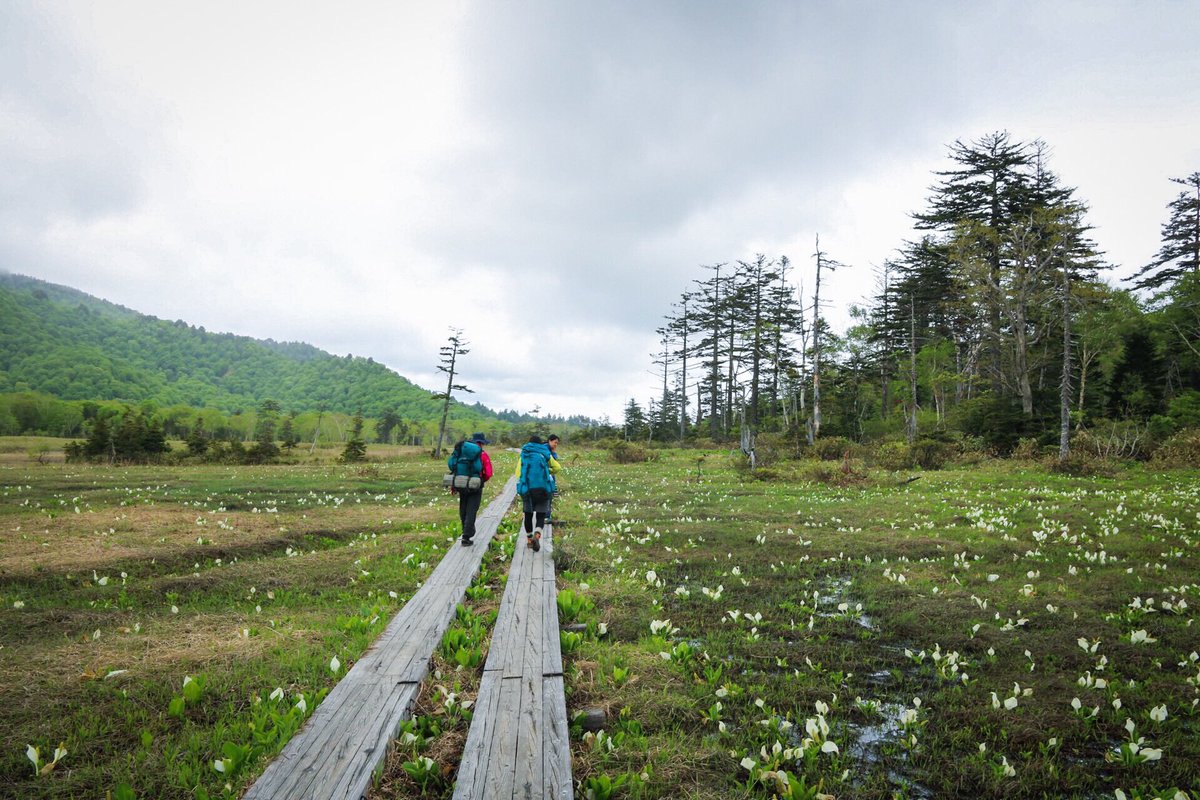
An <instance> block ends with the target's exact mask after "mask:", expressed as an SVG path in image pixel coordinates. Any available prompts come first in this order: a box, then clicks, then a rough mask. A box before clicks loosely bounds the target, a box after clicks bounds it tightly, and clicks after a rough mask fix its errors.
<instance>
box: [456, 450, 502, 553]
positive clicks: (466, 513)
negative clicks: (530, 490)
mask: <svg viewBox="0 0 1200 800" xmlns="http://www.w3.org/2000/svg"><path fill="white" fill-rule="evenodd" d="M485 444H491V442H490V441H488V438H487V437H486V436H485V435H483V434H482V433H476V434H473V435H472V436H471V438H470V439H464V440H463V441H461V442H459V443H458V444H456V445H454V451H453V452H452V453H451V454H450V458H448V459H447V460H446V466H447V467H448V468H449V469H450V471H451V472H452V473H454V475H455V481H454V485H453V486H451V488H450V492H451V493H453V494H457V495H458V518H459V519H460V520H461V521H462V543H463V546H464V547H470V546H471V545H472V544H474V542H473V541H471V540H472V539H474V538H475V517H476V516H477V515H478V514H479V505H480V503H482V502H483V486H484V484H485V483H487V482H488V480H489V479H491V477H492V459H491V457H490V456H488V454H487V451H486V450H484V449H483V445H485ZM458 476H463V477H465V478H466V480H460V479H459V477H458ZM459 483H462V484H464V485H463V486H461V487H460V486H458V484H459Z"/></svg>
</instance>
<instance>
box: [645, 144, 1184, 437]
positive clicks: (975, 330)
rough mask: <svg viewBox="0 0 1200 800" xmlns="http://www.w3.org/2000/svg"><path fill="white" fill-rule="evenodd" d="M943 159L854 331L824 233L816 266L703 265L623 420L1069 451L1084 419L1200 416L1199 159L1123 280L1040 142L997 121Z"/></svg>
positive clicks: (1085, 427) (648, 426) (750, 433)
mask: <svg viewBox="0 0 1200 800" xmlns="http://www.w3.org/2000/svg"><path fill="white" fill-rule="evenodd" d="M949 160H950V166H949V167H948V168H947V169H946V170H943V171H939V172H937V173H936V174H935V182H934V184H933V186H932V187H931V194H930V196H929V199H928V201H927V203H926V207H925V208H924V209H922V210H920V211H918V212H916V213H914V214H913V219H914V227H915V232H916V234H917V237H916V238H915V239H914V240H913V241H909V242H905V243H904V244H903V245H902V246H901V247H900V248H899V249H898V255H897V256H896V257H895V258H893V259H890V260H888V261H886V262H885V263H883V264H882V265H880V266H879V267H878V268H877V269H876V271H875V274H876V278H877V281H876V291H875V293H874V296H873V297H872V298H871V299H870V300H869V302H867V303H866V304H865V305H864V306H863V307H860V308H855V309H852V317H853V320H854V324H853V325H852V327H851V328H850V329H849V330H848V331H846V332H845V333H844V334H841V335H839V334H836V333H834V332H833V331H832V330H831V329H830V328H829V326H828V324H827V322H826V316H827V309H826V308H825V303H826V300H825V299H824V298H823V297H822V291H823V289H824V291H825V297H828V285H829V282H830V281H834V280H837V279H838V278H839V275H838V272H837V271H838V269H839V268H840V267H841V265H840V264H838V262H837V261H836V260H834V259H833V258H832V257H831V256H830V255H829V254H827V253H825V252H824V251H823V250H822V249H821V246H820V241H819V239H817V240H816V244H815V246H814V250H813V252H812V254H811V256H810V258H809V259H808V262H807V263H808V266H809V269H807V270H803V271H802V270H800V269H797V268H796V266H795V265H794V264H793V263H792V262H791V261H790V260H789V259H788V258H787V257H786V256H782V255H780V256H776V257H767V256H764V255H757V256H755V257H753V258H751V259H747V260H745V261H737V262H735V263H732V264H730V263H720V264H714V265H711V266H708V267H705V268H704V271H705V274H704V275H703V276H701V277H700V278H698V279H696V280H695V281H694V282H693V285H692V286H691V287H689V288H688V289H687V290H686V291H684V292H683V293H682V295H681V296H680V300H679V302H678V303H677V304H676V305H675V306H674V308H673V309H672V311H671V312H670V313H669V314H667V315H666V317H665V323H664V325H663V326H662V327H661V328H660V329H659V330H658V333H659V336H660V349H659V350H658V352H657V354H656V355H655V357H654V364H655V365H656V367H657V369H658V370H659V374H660V375H661V378H662V381H661V390H660V392H659V393H658V394H657V396H655V397H652V398H650V399H649V400H647V401H646V402H645V404H644V405H643V404H639V403H638V402H637V401H636V400H634V399H631V400H630V401H629V403H628V405H627V406H626V409H625V414H624V424H623V427H622V433H623V435H624V437H625V438H628V439H638V438H640V439H643V440H646V441H654V440H659V441H669V440H680V439H688V438H697V437H704V438H707V439H712V440H716V441H722V440H730V439H734V438H740V439H742V440H743V441H744V440H746V439H747V438H750V439H753V437H754V436H757V435H758V434H761V433H774V434H782V435H785V436H787V437H789V438H791V439H793V440H794V441H795V442H796V443H797V445H798V446H805V445H808V446H812V445H814V444H815V442H816V440H817V439H819V438H820V437H839V438H843V439H845V440H847V441H857V442H864V441H880V440H889V439H891V440H897V441H902V442H907V443H909V444H912V443H914V442H915V441H917V440H918V439H923V438H929V437H933V438H942V439H945V438H954V437H957V438H960V439H961V438H963V437H968V438H971V439H973V440H975V441H976V442H979V443H982V444H983V445H984V446H986V447H988V448H991V449H993V450H996V451H999V452H1007V451H1009V450H1011V449H1012V448H1013V447H1015V446H1016V444H1017V443H1018V442H1019V441H1020V440H1022V439H1033V440H1036V441H1038V442H1039V443H1041V444H1042V445H1044V446H1046V447H1050V446H1056V447H1058V448H1059V449H1060V453H1061V455H1063V456H1064V457H1065V455H1066V454H1067V452H1068V451H1069V448H1070V441H1071V437H1072V436H1073V435H1076V434H1078V433H1080V432H1086V431H1089V430H1096V429H1101V428H1103V429H1107V430H1111V429H1113V427H1114V426H1125V428H1126V429H1136V430H1137V431H1139V432H1140V435H1142V436H1144V437H1145V438H1147V439H1155V438H1157V439H1160V440H1161V439H1163V438H1165V437H1167V436H1169V435H1171V434H1172V433H1173V432H1175V431H1178V430H1180V429H1182V428H1187V427H1195V426H1200V345H1198V344H1197V343H1198V342H1200V173H1192V174H1191V175H1190V176H1188V177H1187V178H1178V179H1174V180H1175V181H1176V182H1177V183H1179V184H1180V185H1181V186H1183V187H1184V191H1182V192H1181V193H1180V194H1179V196H1178V197H1177V198H1176V200H1174V201H1173V202H1172V203H1171V204H1170V205H1169V207H1168V214H1167V217H1168V219H1167V221H1166V222H1165V223H1164V224H1163V226H1162V230H1161V242H1162V247H1161V249H1160V251H1159V253H1158V255H1157V256H1156V258H1155V259H1154V261H1152V262H1151V263H1150V264H1147V265H1144V266H1143V267H1142V268H1141V269H1140V271H1138V272H1137V273H1136V274H1135V275H1134V277H1133V278H1132V279H1131V281H1130V285H1129V286H1128V287H1127V288H1116V287H1113V286H1111V285H1110V284H1109V283H1107V282H1106V281H1104V280H1103V279H1102V278H1101V276H1102V274H1104V273H1105V272H1106V271H1107V270H1108V269H1109V268H1110V266H1111V265H1109V264H1108V263H1106V261H1105V259H1104V255H1103V253H1101V252H1099V251H1098V249H1097V247H1096V245H1095V243H1094V242H1093V241H1092V239H1091V237H1090V226H1089V224H1088V222H1087V211H1088V209H1087V205H1086V203H1084V201H1083V200H1081V199H1080V198H1078V197H1077V196H1076V193H1075V190H1074V189H1073V188H1071V187H1067V186H1065V185H1063V184H1062V182H1061V180H1060V179H1059V178H1058V176H1057V175H1056V174H1055V173H1054V172H1053V171H1052V170H1051V169H1050V166H1049V161H1050V151H1049V148H1048V147H1047V146H1046V144H1045V143H1043V142H1041V141H1033V142H1020V141H1014V140H1013V139H1012V138H1011V137H1010V136H1009V135H1008V134H1007V133H994V134H990V135H987V136H984V137H982V138H981V139H979V140H978V141H973V142H962V141H959V142H955V143H954V144H953V145H951V146H950V148H949ZM801 272H803V273H804V274H805V276H806V279H807V285H804V283H803V282H802V281H801V280H800V279H799V277H798V276H799V275H800V274H801ZM1137 291H1142V292H1146V293H1147V294H1146V295H1145V296H1139V295H1138V294H1135V292H1137Z"/></svg>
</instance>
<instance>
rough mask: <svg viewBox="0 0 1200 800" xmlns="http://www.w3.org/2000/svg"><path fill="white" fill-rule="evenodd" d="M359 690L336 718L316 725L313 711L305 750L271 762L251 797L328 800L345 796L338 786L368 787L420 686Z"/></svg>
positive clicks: (305, 731)
mask: <svg viewBox="0 0 1200 800" xmlns="http://www.w3.org/2000/svg"><path fill="white" fill-rule="evenodd" d="M358 688H359V690H360V691H358V692H357V693H355V694H354V696H353V697H351V698H347V699H348V701H349V702H347V703H345V704H342V705H339V706H337V707H336V708H335V709H334V710H333V713H332V714H327V715H326V716H325V717H324V718H322V719H321V720H317V719H316V714H315V712H314V714H313V717H312V718H310V719H309V724H307V725H306V726H305V728H304V729H303V730H302V731H301V733H300V734H298V735H297V737H296V739H299V737H300V736H304V737H305V738H304V740H303V744H304V745H305V746H304V747H298V748H296V749H294V750H293V752H292V753H290V754H287V755H282V756H281V758H279V759H276V760H275V761H274V762H272V763H271V764H270V765H269V766H268V767H267V771H266V772H264V773H263V775H262V777H261V778H259V780H258V781H256V782H255V783H254V785H253V786H252V787H251V788H250V791H249V792H247V794H246V797H247V798H254V797H280V798H282V797H288V798H291V797H298V798H314V799H315V798H329V797H335V796H338V797H340V796H342V793H341V792H340V791H339V787H342V786H346V785H348V784H349V783H351V782H353V783H355V784H356V785H357V784H359V783H361V784H362V786H363V787H364V788H365V786H366V783H367V782H369V781H370V777H371V772H372V770H373V769H374V766H375V764H377V763H378V762H379V761H380V760H382V758H383V755H385V754H386V748H387V744H388V742H389V741H390V739H391V738H392V736H394V735H395V732H396V730H397V729H398V728H399V726H400V723H401V722H402V721H403V720H404V719H405V718H406V717H407V716H408V714H409V712H410V710H411V708H412V704H413V703H414V702H415V701H416V697H417V692H418V690H419V688H420V687H419V686H416V685H407V686H404V687H390V686H379V685H374V686H360V687H358ZM323 706H324V704H322V706H321V707H323ZM319 708H320V707H318V710H319ZM314 723H319V724H314ZM356 732H357V733H358V734H359V735H355V734H356ZM362 734H367V735H362ZM296 739H293V741H295V740H296ZM289 744H291V743H290V742H289ZM381 749H382V750H383V752H382V753H380V752H379V751H380V750H381ZM346 796H355V797H357V795H346Z"/></svg>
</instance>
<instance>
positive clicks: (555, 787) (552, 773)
mask: <svg viewBox="0 0 1200 800" xmlns="http://www.w3.org/2000/svg"><path fill="white" fill-rule="evenodd" d="M542 716H543V720H544V722H543V728H542V743H543V744H542V747H543V751H542V765H543V766H542V797H545V798H547V800H570V798H572V797H573V796H574V794H575V791H574V786H573V785H572V783H573V782H572V779H571V743H570V736H571V733H570V726H569V725H568V724H567V701H566V691H565V689H564V686H563V679H562V676H557V677H547V678H544V679H542Z"/></svg>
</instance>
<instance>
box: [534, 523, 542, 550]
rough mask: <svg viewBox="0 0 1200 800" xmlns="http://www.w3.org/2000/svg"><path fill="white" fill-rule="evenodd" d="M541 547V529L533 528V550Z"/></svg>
mask: <svg viewBox="0 0 1200 800" xmlns="http://www.w3.org/2000/svg"><path fill="white" fill-rule="evenodd" d="M541 549H542V529H541V528H534V530H533V552H535V553H536V552H537V551H538V550H541Z"/></svg>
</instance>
